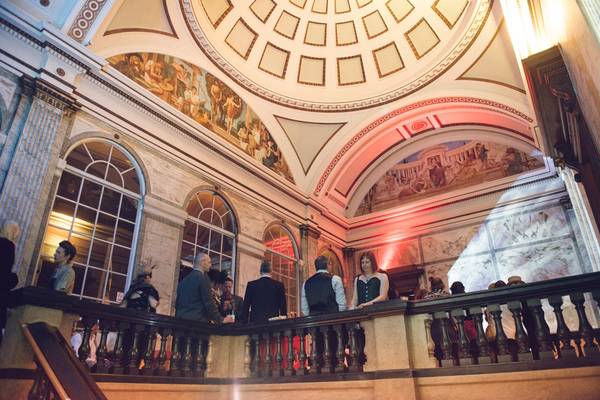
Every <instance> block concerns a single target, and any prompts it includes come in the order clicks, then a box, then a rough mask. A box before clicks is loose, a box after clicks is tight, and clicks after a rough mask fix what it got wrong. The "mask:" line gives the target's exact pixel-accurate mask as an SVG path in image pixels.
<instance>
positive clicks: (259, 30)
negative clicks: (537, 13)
mask: <svg viewBox="0 0 600 400" xmlns="http://www.w3.org/2000/svg"><path fill="white" fill-rule="evenodd" d="M180 3H181V6H182V10H183V14H184V16H185V18H186V22H187V24H188V27H189V29H190V31H191V33H192V35H193V36H194V38H195V39H196V42H197V44H198V46H199V47H200V48H201V49H202V51H203V52H204V53H205V55H206V56H207V57H208V58H209V59H211V61H212V62H213V63H214V64H215V65H217V66H218V67H219V68H220V69H221V70H222V71H224V72H225V73H226V74H227V75H228V76H229V77H230V78H231V79H233V80H234V81H236V82H237V83H238V84H240V85H241V86H243V87H245V88H246V89H248V90H249V91H251V92H252V93H254V94H256V95H258V96H260V97H263V98H265V99H267V100H269V101H272V102H275V103H278V104H281V105H284V106H287V107H291V108H297V109H303V110H308V111H321V112H323V111H324V112H333V111H337V112H340V111H352V110H360V109H366V108H372V107H375V106H378V105H382V104H386V103H389V102H393V101H395V100H398V99H400V98H402V97H404V96H407V95H409V94H411V93H414V92H415V91H417V90H419V89H421V88H423V87H424V86H426V85H428V84H429V83H431V82H433V81H435V80H436V79H437V78H438V77H440V76H441V75H442V74H443V73H444V72H446V71H447V70H448V69H449V68H450V67H452V66H453V65H454V64H455V63H456V62H458V60H459V59H460V58H461V57H462V56H463V55H464V54H465V52H466V51H467V50H468V49H469V48H470V47H471V45H472V44H473V42H474V41H475V40H476V38H477V37H478V35H479V33H480V32H481V30H482V28H483V26H484V24H485V21H486V20H487V17H488V16H489V14H490V12H491V9H492V5H493V0H479V1H469V0H418V1H417V0H387V1H386V0H336V1H327V0H312V1H308V0H288V1H277V2H276V1H274V0H240V1H235V2H234V1H231V0H180Z"/></svg>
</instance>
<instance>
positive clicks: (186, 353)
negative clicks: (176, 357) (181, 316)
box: [181, 332, 192, 377]
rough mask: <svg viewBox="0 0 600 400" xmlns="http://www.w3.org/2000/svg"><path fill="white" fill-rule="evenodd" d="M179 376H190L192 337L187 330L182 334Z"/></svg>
mask: <svg viewBox="0 0 600 400" xmlns="http://www.w3.org/2000/svg"><path fill="white" fill-rule="evenodd" d="M181 376H184V377H185V376H192V338H191V336H190V333H189V332H185V333H184V336H183V363H182V366H181Z"/></svg>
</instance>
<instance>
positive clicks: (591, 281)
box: [10, 272, 600, 336]
mask: <svg viewBox="0 0 600 400" xmlns="http://www.w3.org/2000/svg"><path fill="white" fill-rule="evenodd" d="M597 290H600V272H594V273H589V274H583V275H576V276H568V277H564V278H559V279H553V280H548V281H542V282H534V283H529V284H525V285H519V286H511V287H504V288H501V289H493V290H482V291H478V292H471V293H466V294H461V295H453V296H449V297H444V298H438V299H434V300H420V301H404V300H399V299H395V300H390V301H385V302H381V303H378V304H374V305H372V306H370V307H365V308H362V309H360V310H349V311H344V312H339V313H335V314H328V315H320V316H314V317H300V318H294V319H287V320H279V321H273V322H269V323H268V324H261V325H238V324H234V325H227V324H223V325H214V324H207V323H202V322H197V321H191V320H184V319H177V318H174V317H171V316H167V315H160V314H151V313H146V312H141V311H135V310H130V309H126V308H120V307H115V306H109V305H106V304H100V303H97V302H94V301H91V300H86V299H77V298H76V297H74V296H67V295H65V294H63V293H60V292H55V291H52V290H49V289H46V288H40V287H33V286H29V287H25V288H21V289H18V290H16V291H13V292H11V294H10V295H11V298H10V304H11V306H18V305H25V304H29V305H37V306H40V307H47V308H54V309H60V310H63V311H64V312H67V313H72V314H77V315H83V316H89V317H93V318H97V319H106V320H118V321H122V322H125V323H129V324H136V325H138V324H139V325H145V326H150V327H161V328H169V329H174V330H181V331H193V332H195V333H198V334H206V335H221V336H241V335H251V334H256V333H262V332H267V331H273V330H285V329H299V328H311V327H314V326H320V325H332V324H343V323H346V322H350V321H364V320H369V319H373V318H376V317H381V316H387V315H395V314H407V315H415V314H425V313H433V312H436V311H449V310H452V309H457V308H468V307H473V306H485V305H487V304H493V303H495V304H505V303H507V302H508V301H513V300H525V299H528V298H544V297H547V296H550V295H567V294H569V293H574V292H578V291H579V292H581V291H594V292H595V291H597Z"/></svg>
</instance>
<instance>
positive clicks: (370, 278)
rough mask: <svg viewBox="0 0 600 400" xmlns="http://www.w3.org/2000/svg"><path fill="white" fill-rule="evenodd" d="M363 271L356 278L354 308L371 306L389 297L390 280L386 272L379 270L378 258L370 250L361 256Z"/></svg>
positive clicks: (352, 305) (361, 268)
mask: <svg viewBox="0 0 600 400" xmlns="http://www.w3.org/2000/svg"><path fill="white" fill-rule="evenodd" d="M360 270H361V271H362V273H361V274H360V275H359V276H357V277H356V278H354V296H353V297H352V304H351V307H352V308H362V307H365V306H370V305H371V304H373V303H377V302H379V301H385V300H387V299H388V290H389V286H390V284H389V281H388V277H387V275H386V274H384V273H382V272H378V271H377V260H376V259H375V256H374V255H373V253H371V252H370V251H368V252H366V253H364V254H363V255H362V256H361V257H360Z"/></svg>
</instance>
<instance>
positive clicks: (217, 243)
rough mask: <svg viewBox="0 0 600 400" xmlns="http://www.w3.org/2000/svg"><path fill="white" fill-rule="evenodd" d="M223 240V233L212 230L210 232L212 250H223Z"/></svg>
mask: <svg viewBox="0 0 600 400" xmlns="http://www.w3.org/2000/svg"><path fill="white" fill-rule="evenodd" d="M222 240H223V235H222V234H220V233H218V232H215V231H212V232H211V234H210V249H211V250H212V251H215V252H218V253H220V252H221V241H222Z"/></svg>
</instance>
